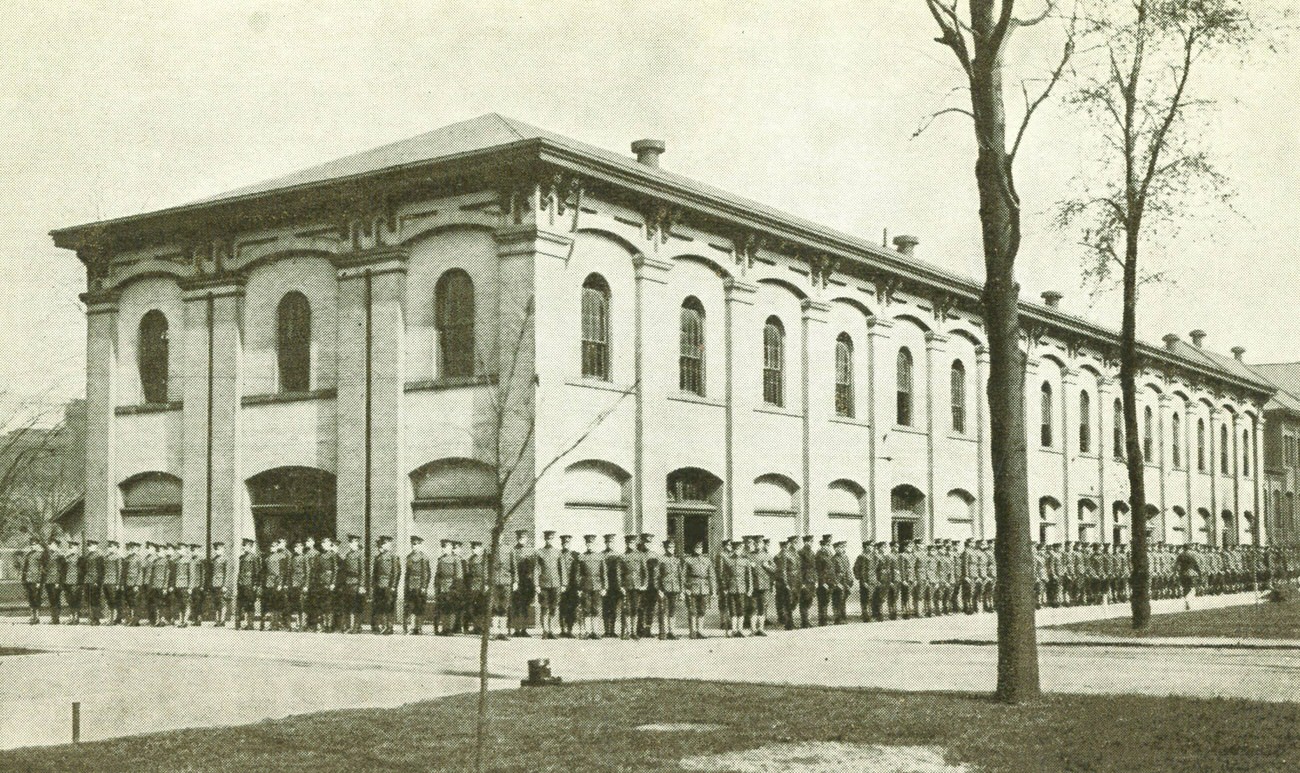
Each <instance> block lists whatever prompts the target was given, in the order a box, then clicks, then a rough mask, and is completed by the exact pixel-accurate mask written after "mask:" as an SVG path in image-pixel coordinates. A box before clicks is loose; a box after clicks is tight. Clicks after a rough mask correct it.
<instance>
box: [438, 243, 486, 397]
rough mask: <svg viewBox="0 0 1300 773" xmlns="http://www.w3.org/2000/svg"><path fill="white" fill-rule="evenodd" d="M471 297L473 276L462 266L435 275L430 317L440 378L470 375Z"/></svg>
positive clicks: (472, 366) (472, 360)
mask: <svg viewBox="0 0 1300 773" xmlns="http://www.w3.org/2000/svg"><path fill="white" fill-rule="evenodd" d="M474 301H475V298H474V280H473V279H471V278H470V275H469V274H468V273H467V272H466V271H465V270H464V269H459V268H453V269H450V270H448V271H446V272H444V273H443V275H442V276H440V277H438V284H437V286H436V287H435V288H434V308H435V315H434V320H435V324H436V325H437V327H438V352H439V365H440V369H439V372H438V374H439V376H441V377H442V378H462V377H468V376H473V375H474V372H475V370H476V368H475V363H476V360H477V357H475V352H474V314H475V308H474Z"/></svg>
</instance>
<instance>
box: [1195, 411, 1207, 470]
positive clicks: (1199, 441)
mask: <svg viewBox="0 0 1300 773" xmlns="http://www.w3.org/2000/svg"><path fill="white" fill-rule="evenodd" d="M1205 460H1206V455H1205V419H1197V420H1196V471H1197V472H1205V465H1206V461H1205Z"/></svg>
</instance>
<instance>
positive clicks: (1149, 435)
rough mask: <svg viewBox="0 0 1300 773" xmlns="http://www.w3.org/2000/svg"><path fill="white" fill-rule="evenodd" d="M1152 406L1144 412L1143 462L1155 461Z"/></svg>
mask: <svg viewBox="0 0 1300 773" xmlns="http://www.w3.org/2000/svg"><path fill="white" fill-rule="evenodd" d="M1152 417H1153V414H1152V412H1151V406H1149V405H1148V406H1147V407H1146V408H1145V409H1144V410H1143V411H1142V461H1144V462H1150V461H1154V459H1155V440H1156V437H1155V422H1154V421H1153V420H1152Z"/></svg>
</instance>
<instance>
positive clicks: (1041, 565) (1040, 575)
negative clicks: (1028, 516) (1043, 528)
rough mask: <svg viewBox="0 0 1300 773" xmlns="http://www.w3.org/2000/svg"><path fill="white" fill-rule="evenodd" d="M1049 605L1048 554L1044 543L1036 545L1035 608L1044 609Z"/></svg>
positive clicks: (1036, 543)
mask: <svg viewBox="0 0 1300 773" xmlns="http://www.w3.org/2000/svg"><path fill="white" fill-rule="evenodd" d="M1046 603H1047V553H1046V551H1045V550H1043V543H1041V542H1035V543H1034V608H1035V609H1042V608H1043V605H1044V604H1046Z"/></svg>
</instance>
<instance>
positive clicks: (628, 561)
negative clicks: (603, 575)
mask: <svg viewBox="0 0 1300 773" xmlns="http://www.w3.org/2000/svg"><path fill="white" fill-rule="evenodd" d="M618 587H619V588H620V589H621V590H622V591H623V592H625V593H626V592H628V591H634V590H636V591H643V590H648V589H649V588H650V573H649V571H648V567H647V565H646V556H645V553H642V552H641V551H639V550H629V551H627V552H626V553H623V554H622V555H620V556H619V557H618Z"/></svg>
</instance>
